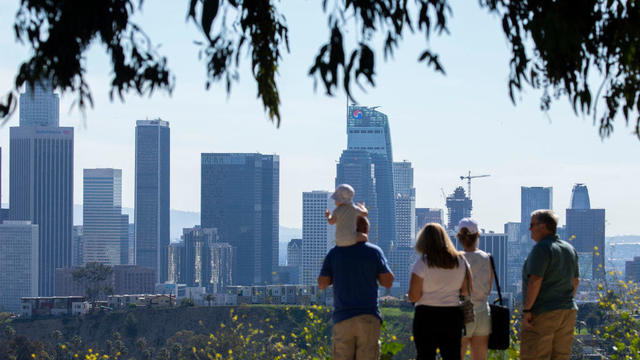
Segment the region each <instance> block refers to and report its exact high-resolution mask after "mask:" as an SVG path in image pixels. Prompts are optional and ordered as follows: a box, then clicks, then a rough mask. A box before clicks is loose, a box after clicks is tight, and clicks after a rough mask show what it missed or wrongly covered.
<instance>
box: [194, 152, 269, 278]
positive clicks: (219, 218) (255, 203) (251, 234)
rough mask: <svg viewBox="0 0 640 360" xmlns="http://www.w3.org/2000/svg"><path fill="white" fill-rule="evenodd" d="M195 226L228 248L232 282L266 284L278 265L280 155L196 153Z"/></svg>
mask: <svg viewBox="0 0 640 360" xmlns="http://www.w3.org/2000/svg"><path fill="white" fill-rule="evenodd" d="M200 196H201V200H200V208H201V213H200V224H201V226H202V228H216V229H218V232H219V234H220V236H221V239H222V241H224V242H227V243H229V244H230V245H231V246H232V247H233V252H234V262H233V283H234V284H235V285H254V284H269V283H271V281H272V274H273V273H274V272H275V271H276V270H277V266H278V234H279V229H278V227H279V223H280V157H279V156H278V155H263V154H259V153H252V154H238V153H224V154H222V153H203V154H202V155H201V192H200Z"/></svg>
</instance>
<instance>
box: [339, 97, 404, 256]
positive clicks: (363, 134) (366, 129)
mask: <svg viewBox="0 0 640 360" xmlns="http://www.w3.org/2000/svg"><path fill="white" fill-rule="evenodd" d="M356 151H357V152H364V153H366V154H367V155H368V157H369V159H370V160H369V164H370V169H371V172H370V173H371V174H372V175H373V180H374V185H373V191H374V192H375V198H376V204H375V205H376V209H372V208H371V205H373V204H370V203H366V206H367V207H368V208H369V210H370V212H369V214H371V213H373V212H374V210H375V212H376V215H374V216H370V218H369V221H371V224H372V228H376V229H375V230H376V231H377V244H378V245H379V246H380V247H381V248H382V250H383V251H385V252H388V251H389V250H390V249H391V248H392V247H393V246H394V245H395V244H396V242H397V232H396V206H395V193H394V185H393V152H392V148H391V133H390V130H389V118H388V117H387V115H385V114H384V113H382V112H380V111H377V110H376V107H366V106H358V105H350V106H348V108H347V150H345V151H344V152H343V153H342V156H341V158H340V164H338V170H339V171H338V174H337V176H336V185H338V184H341V183H347V184H350V185H351V186H353V188H354V189H355V191H356V198H358V193H359V192H367V191H369V189H359V188H358V184H356V183H354V182H357V183H361V184H365V183H368V182H369V177H370V176H367V175H366V174H364V175H363V176H364V178H363V179H362V180H360V181H357V179H352V181H351V182H350V181H348V180H351V179H349V176H346V175H345V174H344V173H343V174H341V173H340V169H341V164H342V160H343V158H344V159H345V160H350V161H352V162H353V161H361V160H359V157H358V156H357V153H354V152H356ZM354 158H355V159H354ZM343 169H344V167H343ZM374 218H375V219H374ZM374 220H375V222H374ZM376 224H377V227H376Z"/></svg>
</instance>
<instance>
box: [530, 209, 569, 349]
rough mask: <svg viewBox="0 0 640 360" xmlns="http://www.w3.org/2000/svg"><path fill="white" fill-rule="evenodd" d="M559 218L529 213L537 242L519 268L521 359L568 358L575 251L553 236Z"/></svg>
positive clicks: (545, 211) (551, 215)
mask: <svg viewBox="0 0 640 360" xmlns="http://www.w3.org/2000/svg"><path fill="white" fill-rule="evenodd" d="M557 226H558V217H557V216H556V214H554V213H553V211H551V210H536V211H534V212H533V213H532V214H531V224H530V226H529V230H530V231H531V238H532V239H533V241H535V242H536V244H535V245H534V246H533V248H532V249H531V252H530V253H529V256H527V260H526V261H525V263H524V267H523V268H522V296H523V299H524V306H523V310H522V328H521V331H520V336H521V341H520V359H522V360H527V359H569V357H570V356H571V343H572V341H573V329H574V327H575V323H576V313H577V310H578V307H577V306H576V303H575V301H574V299H573V298H574V296H575V294H576V290H577V289H578V254H577V253H576V250H575V249H574V248H573V246H571V244H569V243H568V242H566V241H563V240H560V238H559V237H558V235H556V228H557Z"/></svg>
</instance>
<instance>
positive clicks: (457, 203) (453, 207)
mask: <svg viewBox="0 0 640 360" xmlns="http://www.w3.org/2000/svg"><path fill="white" fill-rule="evenodd" d="M472 209H473V201H472V200H471V199H470V198H469V197H467V194H466V193H465V192H464V188H463V187H462V186H458V187H457V188H456V189H455V190H454V191H453V194H451V195H449V196H447V213H448V214H447V218H448V221H447V230H449V231H456V230H457V229H456V227H457V226H458V223H459V222H460V220H461V219H462V218H466V217H471V210H472Z"/></svg>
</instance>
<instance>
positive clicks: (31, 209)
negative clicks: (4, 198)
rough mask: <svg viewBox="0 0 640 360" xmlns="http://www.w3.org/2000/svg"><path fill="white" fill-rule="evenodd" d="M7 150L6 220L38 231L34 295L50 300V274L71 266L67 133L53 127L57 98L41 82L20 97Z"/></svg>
mask: <svg viewBox="0 0 640 360" xmlns="http://www.w3.org/2000/svg"><path fill="white" fill-rule="evenodd" d="M10 148H11V156H10V160H9V162H10V176H9V195H10V201H11V206H10V214H9V217H10V218H11V219H12V220H23V221H31V223H32V224H34V225H38V258H39V260H38V261H39V264H38V295H40V296H52V295H53V294H54V275H55V269H57V268H62V267H69V266H71V232H72V227H73V128H72V127H60V126H59V99H58V95H57V94H55V93H54V92H53V89H52V88H51V87H50V86H49V85H48V83H47V82H43V83H39V84H37V85H36V86H35V88H31V87H29V86H27V89H26V91H25V92H24V93H22V94H21V95H20V126H18V127H12V128H11V130H10Z"/></svg>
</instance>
